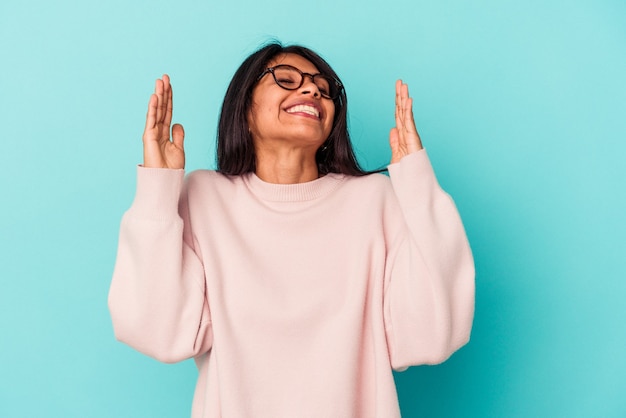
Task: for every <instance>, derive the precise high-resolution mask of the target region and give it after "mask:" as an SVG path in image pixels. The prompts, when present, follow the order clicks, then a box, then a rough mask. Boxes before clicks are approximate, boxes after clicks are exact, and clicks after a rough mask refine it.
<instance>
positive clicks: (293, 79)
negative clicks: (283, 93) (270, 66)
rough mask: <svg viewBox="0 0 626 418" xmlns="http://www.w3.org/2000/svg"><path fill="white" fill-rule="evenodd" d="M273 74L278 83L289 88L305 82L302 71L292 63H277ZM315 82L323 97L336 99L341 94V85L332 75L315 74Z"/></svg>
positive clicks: (292, 88)
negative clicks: (291, 64) (338, 84)
mask: <svg viewBox="0 0 626 418" xmlns="http://www.w3.org/2000/svg"><path fill="white" fill-rule="evenodd" d="M273 75H274V80H276V84H278V85H279V86H281V87H282V88H284V89H287V90H295V89H297V88H299V87H300V86H301V85H302V84H303V78H304V76H303V75H302V73H301V72H300V71H299V70H298V69H297V68H295V67H292V66H290V65H277V66H276V67H274V71H273ZM313 82H314V83H315V85H316V86H317V88H318V89H319V91H320V94H321V95H322V96H323V97H326V98H329V99H334V98H335V97H337V96H338V95H339V87H338V86H337V84H336V83H335V80H333V79H332V78H331V77H328V76H325V75H323V74H315V75H314V76H313Z"/></svg>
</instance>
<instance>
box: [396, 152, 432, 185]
mask: <svg viewBox="0 0 626 418" xmlns="http://www.w3.org/2000/svg"><path fill="white" fill-rule="evenodd" d="M387 168H388V170H389V177H390V178H391V182H392V184H393V185H394V188H395V187H397V186H400V184H398V183H402V184H407V182H408V183H409V184H410V186H409V187H411V188H413V189H414V190H424V189H428V188H429V187H430V186H432V185H433V184H435V185H436V184H438V183H437V179H436V177H435V172H434V171H433V167H432V165H431V163H430V159H429V158H428V154H427V153H426V150H425V149H421V150H419V151H417V152H414V153H412V154H409V155H407V156H405V157H403V158H402V159H401V160H400V161H399V162H397V163H394V164H390V165H389V167H387Z"/></svg>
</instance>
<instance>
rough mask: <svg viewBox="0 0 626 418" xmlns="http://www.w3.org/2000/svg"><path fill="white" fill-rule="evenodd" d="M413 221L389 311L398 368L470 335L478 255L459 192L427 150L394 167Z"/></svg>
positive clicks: (392, 273)
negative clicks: (448, 186)
mask: <svg viewBox="0 0 626 418" xmlns="http://www.w3.org/2000/svg"><path fill="white" fill-rule="evenodd" d="M389 173H390V177H391V182H392V186H393V190H394V192H395V195H396V197H397V201H398V203H399V207H400V212H401V216H402V217H403V218H404V219H403V220H404V224H405V227H404V228H401V229H400V231H401V232H400V233H398V234H397V237H395V238H394V245H393V246H392V248H391V249H390V253H389V255H388V263H387V264H388V265H387V271H386V277H385V290H384V292H385V293H384V318H385V332H386V334H387V344H388V348H389V352H390V358H391V363H392V367H393V368H394V369H396V370H403V369H405V368H406V367H408V366H411V365H418V364H436V363H440V362H442V361H444V360H446V359H447V358H448V357H449V356H450V355H451V354H452V353H453V352H454V351H456V350H457V349H458V348H460V347H461V346H463V345H464V344H465V343H466V342H467V341H468V340H469V335H470V331H471V327H472V321H473V315H474V262H473V259H472V254H471V250H470V247H469V244H468V241H467V238H466V235H465V231H464V228H463V224H462V223H461V219H460V217H459V214H458V212H457V209H456V207H455V205H454V202H453V201H452V199H451V198H450V197H449V196H448V195H447V194H446V193H445V192H444V191H443V190H442V189H441V188H440V187H439V184H438V183H437V180H436V178H435V175H434V172H433V170H432V167H431V165H430V161H429V160H428V157H427V154H426V151H420V152H417V153H415V154H411V155H409V156H406V157H404V158H403V159H402V160H401V161H400V162H399V163H396V164H393V165H391V166H389Z"/></svg>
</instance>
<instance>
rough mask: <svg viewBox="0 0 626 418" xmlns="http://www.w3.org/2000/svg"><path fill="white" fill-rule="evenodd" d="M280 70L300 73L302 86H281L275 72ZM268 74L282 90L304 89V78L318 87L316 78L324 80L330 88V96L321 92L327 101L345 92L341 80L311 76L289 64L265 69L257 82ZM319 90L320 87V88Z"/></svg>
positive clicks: (317, 75) (320, 74)
mask: <svg viewBox="0 0 626 418" xmlns="http://www.w3.org/2000/svg"><path fill="white" fill-rule="evenodd" d="M280 68H288V69H291V70H295V71H296V72H298V73H299V74H300V84H298V86H297V87H287V86H285V85H283V84H281V82H280V81H278V79H277V78H276V73H275V72H274V71H275V70H276V69H280ZM267 73H271V74H272V77H273V78H274V82H275V83H276V84H277V85H278V86H279V87H281V88H283V89H285V90H297V89H299V88H300V87H302V84H304V76H307V77H309V78H310V79H311V81H312V82H313V84H315V85H316V86H317V83H315V78H316V77H318V78H323V79H324V80H326V81H328V86H329V90H330V91H329V92H328V93H329V94H326V93H323V92H322V91H321V90H320V94H321V95H322V97H324V98H326V99H330V100H335V99H337V98H338V97H339V96H341V91H342V90H343V84H341V82H340V81H339V80H337V79H336V78H335V77H331V76H328V75H325V74H322V73H317V74H310V73H305V72H303V71H300V69H298V68H296V67H294V66H293V65H288V64H280V65H276V66H274V67H268V68H266V69H265V71H263V72H262V73H261V75H259V77H258V78H257V81H259V80H260V79H262V78H263V77H264V76H265V74H267ZM332 85H335V87H336V93H335V94H334V95H331V94H330V93H331V91H332V90H333V89H332ZM318 89H319V86H318Z"/></svg>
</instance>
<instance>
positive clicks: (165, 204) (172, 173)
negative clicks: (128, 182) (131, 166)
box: [129, 166, 185, 220]
mask: <svg viewBox="0 0 626 418" xmlns="http://www.w3.org/2000/svg"><path fill="white" fill-rule="evenodd" d="M184 177H185V170H182V169H180V170H173V169H167V168H147V167H143V166H137V190H136V192H135V200H134V201H133V204H132V206H131V207H130V209H129V213H130V214H132V216H133V217H142V218H147V219H153V220H163V219H171V218H172V216H178V200H179V198H180V192H181V190H182V186H183V180H184Z"/></svg>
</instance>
